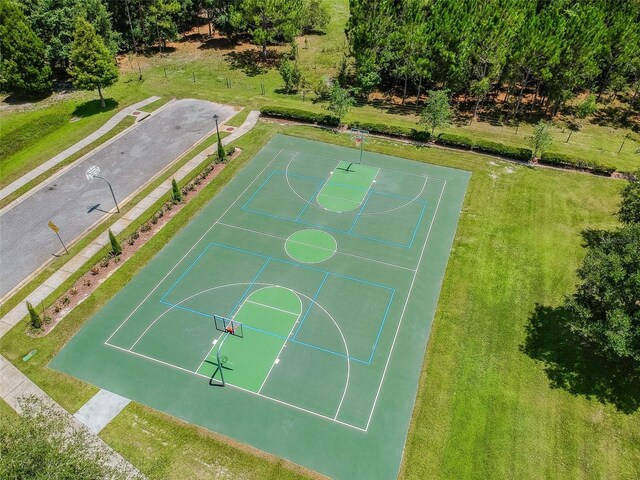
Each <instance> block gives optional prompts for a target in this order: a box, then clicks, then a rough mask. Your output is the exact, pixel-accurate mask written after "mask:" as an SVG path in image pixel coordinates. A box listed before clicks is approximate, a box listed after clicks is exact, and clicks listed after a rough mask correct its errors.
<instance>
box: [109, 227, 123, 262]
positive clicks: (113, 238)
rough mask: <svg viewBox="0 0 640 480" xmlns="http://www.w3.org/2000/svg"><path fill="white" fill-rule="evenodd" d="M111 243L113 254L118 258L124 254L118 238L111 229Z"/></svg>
mask: <svg viewBox="0 0 640 480" xmlns="http://www.w3.org/2000/svg"><path fill="white" fill-rule="evenodd" d="M109 242H110V243H111V253H112V254H113V255H116V256H117V255H120V254H121V253H122V247H121V246H120V242H119V241H118V238H117V237H116V236H115V235H114V234H113V232H112V231H111V229H109Z"/></svg>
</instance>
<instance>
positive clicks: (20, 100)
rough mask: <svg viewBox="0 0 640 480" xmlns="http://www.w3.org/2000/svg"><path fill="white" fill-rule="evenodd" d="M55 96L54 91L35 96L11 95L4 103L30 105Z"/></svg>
mask: <svg viewBox="0 0 640 480" xmlns="http://www.w3.org/2000/svg"><path fill="white" fill-rule="evenodd" d="M52 94H53V89H52V90H49V91H46V92H43V93H40V94H37V95H35V94H33V95H24V94H19V93H10V94H9V95H7V96H6V97H5V98H4V99H3V100H2V103H6V104H7V105H29V104H32V103H37V102H40V101H42V100H45V99H47V98H49V97H50V96H51V95H52Z"/></svg>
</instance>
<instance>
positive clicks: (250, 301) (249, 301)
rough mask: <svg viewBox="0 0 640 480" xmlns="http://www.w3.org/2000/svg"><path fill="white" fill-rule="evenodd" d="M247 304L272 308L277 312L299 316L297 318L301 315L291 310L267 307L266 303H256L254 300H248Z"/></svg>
mask: <svg viewBox="0 0 640 480" xmlns="http://www.w3.org/2000/svg"><path fill="white" fill-rule="evenodd" d="M245 303H252V304H254V305H259V306H261V307H265V308H270V309H271V310H277V311H278V312H282V313H287V314H289V315H297V316H299V315H300V314H299V313H296V312H290V311H289V310H284V309H282V308H278V307H274V306H273V305H265V304H264V303H260V302H254V301H253V300H247V301H246V302H245Z"/></svg>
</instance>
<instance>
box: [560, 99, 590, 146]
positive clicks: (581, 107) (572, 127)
mask: <svg viewBox="0 0 640 480" xmlns="http://www.w3.org/2000/svg"><path fill="white" fill-rule="evenodd" d="M597 108H598V106H597V105H596V96H595V95H593V94H591V95H588V96H587V98H585V99H584V100H583V101H582V102H580V103H579V104H578V105H577V106H576V111H575V113H574V114H573V119H572V121H571V122H570V123H569V124H568V127H569V136H568V137H567V139H566V140H565V142H564V143H568V142H569V139H570V138H571V135H572V134H573V132H577V131H579V130H582V120H584V119H585V118H587V117H589V116H591V115H593V114H594V113H595V111H596V110H597Z"/></svg>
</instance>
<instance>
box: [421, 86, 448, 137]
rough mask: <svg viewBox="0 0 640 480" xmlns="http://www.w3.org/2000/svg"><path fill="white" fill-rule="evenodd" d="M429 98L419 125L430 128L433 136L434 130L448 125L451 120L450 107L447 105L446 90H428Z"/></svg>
mask: <svg viewBox="0 0 640 480" xmlns="http://www.w3.org/2000/svg"><path fill="white" fill-rule="evenodd" d="M427 94H428V95H429V98H428V99H427V102H426V103H425V105H424V108H423V109H422V115H421V119H420V123H423V124H425V125H427V126H428V127H429V128H431V136H433V134H434V132H435V130H436V128H440V127H444V126H445V125H449V122H450V120H451V116H452V113H451V105H449V92H448V91H447V90H429V91H428V92H427Z"/></svg>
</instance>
